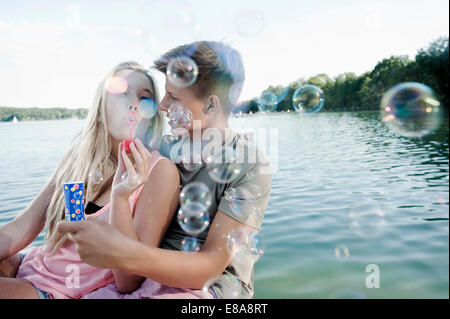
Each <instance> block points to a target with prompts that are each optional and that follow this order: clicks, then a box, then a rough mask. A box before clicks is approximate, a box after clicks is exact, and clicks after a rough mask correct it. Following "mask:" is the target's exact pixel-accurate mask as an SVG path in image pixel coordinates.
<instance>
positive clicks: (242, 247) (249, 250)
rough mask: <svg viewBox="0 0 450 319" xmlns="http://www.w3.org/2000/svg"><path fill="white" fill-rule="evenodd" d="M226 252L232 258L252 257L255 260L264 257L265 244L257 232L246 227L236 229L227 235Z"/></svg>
mask: <svg viewBox="0 0 450 319" xmlns="http://www.w3.org/2000/svg"><path fill="white" fill-rule="evenodd" d="M227 250H228V252H229V253H230V254H231V255H232V256H233V258H235V257H236V258H237V259H240V258H241V255H242V258H244V257H245V255H254V256H256V257H257V259H256V260H258V259H259V258H261V256H262V255H264V250H265V243H264V240H263V238H262V236H261V234H260V233H259V232H257V231H256V230H254V229H249V228H247V227H236V228H234V229H232V230H231V231H230V232H229V233H228V234H227Z"/></svg>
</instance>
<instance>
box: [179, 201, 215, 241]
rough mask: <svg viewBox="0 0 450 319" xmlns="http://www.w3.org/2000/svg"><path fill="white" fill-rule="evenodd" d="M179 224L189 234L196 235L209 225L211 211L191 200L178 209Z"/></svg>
mask: <svg viewBox="0 0 450 319" xmlns="http://www.w3.org/2000/svg"><path fill="white" fill-rule="evenodd" d="M177 219H178V224H179V225H180V227H181V228H182V229H183V230H184V231H185V232H186V233H188V234H189V235H191V236H196V235H198V234H200V233H201V232H202V231H204V230H205V229H206V228H207V227H208V225H209V213H208V211H207V210H206V208H205V207H204V206H203V205H202V204H200V203H197V202H189V203H186V204H185V205H183V206H181V207H180V209H179V210H178V216H177Z"/></svg>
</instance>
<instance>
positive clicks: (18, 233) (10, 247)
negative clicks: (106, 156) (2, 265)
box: [0, 148, 73, 261]
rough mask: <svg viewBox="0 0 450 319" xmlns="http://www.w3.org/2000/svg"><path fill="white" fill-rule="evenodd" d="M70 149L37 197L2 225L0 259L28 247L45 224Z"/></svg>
mask: <svg viewBox="0 0 450 319" xmlns="http://www.w3.org/2000/svg"><path fill="white" fill-rule="evenodd" d="M72 150H73V148H72V149H70V150H69V151H68V152H67V153H66V154H65V155H64V157H63V159H62V160H61V161H60V163H59V164H58V167H57V168H56V170H55V172H54V173H53V175H52V177H51V178H50V180H49V181H48V182H47V184H46V185H45V187H44V188H43V189H42V190H41V192H40V193H39V194H38V195H37V197H36V198H35V199H34V200H33V201H32V202H31V203H30V204H29V205H28V206H27V208H25V210H24V211H23V212H22V213H21V214H20V215H18V216H16V217H15V218H14V219H13V220H12V221H10V222H9V223H7V224H5V225H3V226H2V227H0V261H3V260H5V259H7V258H8V257H9V256H12V255H14V254H15V253H17V252H18V251H20V250H22V249H24V248H25V247H27V246H28V245H29V244H30V243H32V242H33V240H34V239H35V238H36V237H37V236H38V235H39V233H40V232H41V231H42V229H43V228H44V226H45V215H46V212H47V208H48V205H49V204H50V199H51V197H52V195H53V192H54V191H55V181H56V174H57V172H58V170H59V169H60V168H61V166H62V164H63V163H64V161H65V160H66V158H67V157H68V155H69V154H70V153H71V152H72Z"/></svg>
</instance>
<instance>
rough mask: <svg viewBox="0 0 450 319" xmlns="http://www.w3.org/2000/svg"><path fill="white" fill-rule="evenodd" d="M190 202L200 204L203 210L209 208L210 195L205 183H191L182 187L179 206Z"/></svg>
mask: <svg viewBox="0 0 450 319" xmlns="http://www.w3.org/2000/svg"><path fill="white" fill-rule="evenodd" d="M192 202H195V203H199V204H201V205H202V206H203V207H204V210H206V209H208V207H209V206H211V202H212V195H211V192H210V190H209V188H208V187H207V186H206V184H205V183H201V182H192V183H189V184H187V185H186V186H184V187H183V189H182V190H181V192H180V206H184V205H186V204H188V203H192Z"/></svg>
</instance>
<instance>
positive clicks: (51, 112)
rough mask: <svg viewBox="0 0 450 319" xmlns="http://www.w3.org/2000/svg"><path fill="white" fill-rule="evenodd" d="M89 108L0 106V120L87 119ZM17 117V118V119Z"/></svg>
mask: <svg viewBox="0 0 450 319" xmlns="http://www.w3.org/2000/svg"><path fill="white" fill-rule="evenodd" d="M88 111H89V110H88V109H84V108H78V109H67V108H37V107H32V108H20V107H4V106H2V107H0V122H13V121H14V122H15V121H16V120H17V122H25V121H27V122H31V121H46V120H69V119H85V118H86V116H87V114H88ZM15 119H16V120H15Z"/></svg>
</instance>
